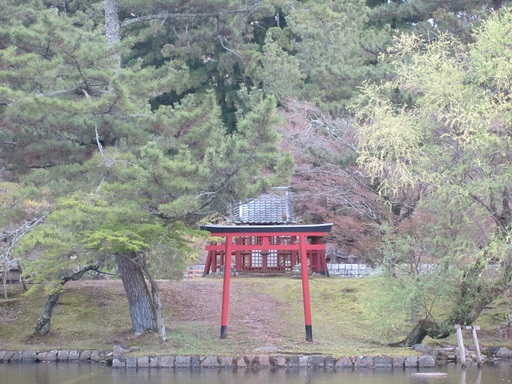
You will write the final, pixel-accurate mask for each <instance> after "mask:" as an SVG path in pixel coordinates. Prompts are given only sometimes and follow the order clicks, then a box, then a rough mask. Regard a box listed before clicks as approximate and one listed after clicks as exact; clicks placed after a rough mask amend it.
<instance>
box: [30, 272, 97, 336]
mask: <svg viewBox="0 0 512 384" xmlns="http://www.w3.org/2000/svg"><path fill="white" fill-rule="evenodd" d="M98 269H99V265H96V264H91V265H86V266H84V267H82V268H80V269H79V270H78V271H76V272H69V273H65V274H63V275H62V276H61V277H60V281H59V283H60V285H64V284H66V283H67V282H68V281H70V280H79V279H81V278H82V276H83V275H84V274H85V273H86V272H88V271H98ZM20 271H21V270H20ZM60 292H61V291H60V290H58V291H57V292H56V293H53V294H51V295H50V296H48V299H46V303H45V304H44V308H43V313H42V314H41V316H39V319H37V324H36V328H35V330H34V335H35V336H44V335H46V334H47V333H48V332H50V325H51V318H52V313H53V308H54V307H55V305H56V304H57V302H58V301H59V297H60Z"/></svg>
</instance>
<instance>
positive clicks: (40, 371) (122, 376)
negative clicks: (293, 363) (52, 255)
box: [0, 362, 512, 384]
mask: <svg viewBox="0 0 512 384" xmlns="http://www.w3.org/2000/svg"><path fill="white" fill-rule="evenodd" d="M421 372H422V373H425V372H434V370H424V371H421ZM435 372H443V373H447V376H444V377H419V376H416V375H415V374H417V371H416V370H413V369H407V370H396V369H395V370H385V369H383V370H379V369H374V370H372V369H360V370H338V371H333V370H328V371H324V370H307V369H288V370H285V369H280V370H276V371H269V370H268V369H261V370H257V371H255V370H245V369H238V370H229V369H219V370H217V369H202V370H190V369H176V370H173V369H165V368H163V369H155V368H153V369H140V370H136V369H112V368H111V367H105V366H102V365H97V364H88V363H81V364H80V363H66V364H55V363H37V364H12V363H11V364H0V383H1V384H164V383H165V384H340V383H342V384H430V383H435V384H500V383H512V362H500V363H497V364H485V365H483V367H482V368H481V369H479V368H477V367H476V366H468V367H467V368H465V369H461V368H460V367H458V366H456V365H447V366H443V367H438V368H436V370H435Z"/></svg>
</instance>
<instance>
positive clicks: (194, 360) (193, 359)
mask: <svg viewBox="0 0 512 384" xmlns="http://www.w3.org/2000/svg"><path fill="white" fill-rule="evenodd" d="M505 352H510V353H508V354H507V353H505ZM501 355H503V356H501ZM505 355H506V358H512V351H509V350H507V349H506V348H499V349H496V352H495V353H494V354H493V356H492V358H505ZM472 357H473V355H471V354H470V355H469V358H472ZM468 360H469V359H468ZM35 362H57V363H58V362H93V363H103V364H106V365H109V366H112V367H113V368H136V369H145V368H173V369H174V368H217V369H220V368H231V369H237V368H242V369H259V368H267V369H287V368H303V369H325V370H344V369H368V368H370V369H419V368H434V367H435V366H436V365H438V364H445V363H449V362H452V363H455V362H457V358H456V353H455V348H454V349H445V350H443V349H441V350H437V351H435V353H432V354H427V353H424V354H418V355H414V356H395V357H389V356H345V357H341V358H335V357H334V356H324V355H276V356H274V355H266V354H263V355H244V356H238V357H230V356H197V355H195V356H181V355H163V356H131V355H122V356H114V355H113V352H112V351H99V350H84V351H77V350H52V351H6V350H0V363H35Z"/></svg>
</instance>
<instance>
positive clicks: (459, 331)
mask: <svg viewBox="0 0 512 384" xmlns="http://www.w3.org/2000/svg"><path fill="white" fill-rule="evenodd" d="M454 328H455V330H456V331H457V344H458V346H459V356H460V364H461V365H462V366H463V367H465V366H466V349H465V348H464V340H463V338H462V329H461V327H460V325H459V324H455V327H454Z"/></svg>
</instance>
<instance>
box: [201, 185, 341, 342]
mask: <svg viewBox="0 0 512 384" xmlns="http://www.w3.org/2000/svg"><path fill="white" fill-rule="evenodd" d="M234 218H235V220H234V223H233V225H204V226H202V227H201V228H202V229H204V230H206V231H209V232H210V234H211V235H212V237H215V238H217V239H218V241H212V242H211V243H210V244H209V245H207V247H206V248H207V251H208V256H207V260H206V265H205V269H204V273H203V276H205V275H207V274H209V272H210V271H212V272H215V271H217V270H218V269H221V268H223V269H224V285H223V296H222V317H221V330H220V337H221V339H224V338H226V337H227V324H228V306H229V304H228V303H229V289H230V277H231V271H233V270H235V271H237V272H242V273H290V272H291V271H292V270H293V268H294V267H295V266H296V265H299V264H300V266H301V268H300V274H301V278H302V291H303V299H304V320H305V325H306V340H307V341H313V333H312V325H311V307H310V299H309V273H310V272H318V273H321V274H324V275H328V270H327V263H326V260H325V250H326V247H325V244H324V243H323V242H322V238H323V237H324V236H325V235H327V233H329V232H330V231H331V227H332V224H311V225H304V224H296V223H295V222H294V211H293V199H292V196H291V193H290V191H289V190H288V188H274V189H273V190H272V191H271V192H270V193H268V194H265V195H262V196H260V197H258V198H257V199H254V200H251V201H249V202H246V203H242V204H240V205H239V207H238V209H237V212H235V215H234ZM233 256H234V260H233ZM304 265H307V266H308V268H303V267H302V266H304ZM225 266H228V267H225Z"/></svg>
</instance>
